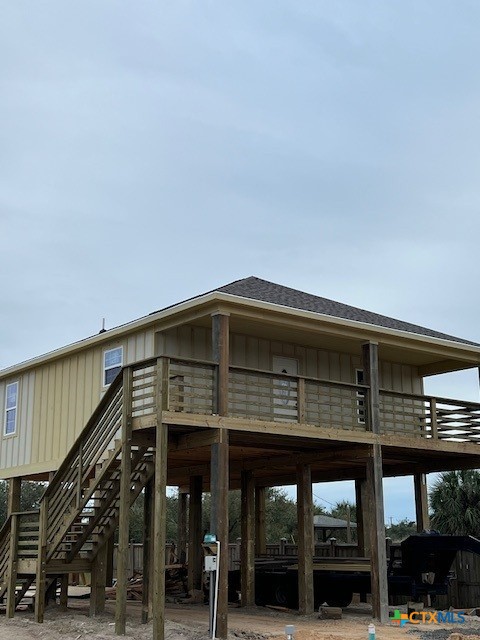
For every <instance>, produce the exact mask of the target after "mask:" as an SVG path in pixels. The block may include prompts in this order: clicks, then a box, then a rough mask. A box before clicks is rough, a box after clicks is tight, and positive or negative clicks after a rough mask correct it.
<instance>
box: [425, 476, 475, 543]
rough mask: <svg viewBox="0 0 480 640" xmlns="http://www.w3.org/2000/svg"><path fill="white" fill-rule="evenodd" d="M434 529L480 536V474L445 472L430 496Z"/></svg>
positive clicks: (441, 531)
mask: <svg viewBox="0 0 480 640" xmlns="http://www.w3.org/2000/svg"><path fill="white" fill-rule="evenodd" d="M430 505H431V507H432V511H433V515H432V519H431V521H432V526H433V528H435V529H437V530H438V531H440V533H446V534H456V535H472V536H476V537H480V473H479V472H478V471H476V470H468V471H448V472H446V473H442V474H441V475H440V477H439V478H438V480H437V481H436V482H435V484H434V485H433V488H432V491H431V494H430Z"/></svg>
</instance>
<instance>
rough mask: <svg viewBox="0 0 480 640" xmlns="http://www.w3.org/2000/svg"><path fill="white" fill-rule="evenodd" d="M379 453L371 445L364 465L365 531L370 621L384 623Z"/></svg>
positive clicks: (384, 564) (385, 596)
mask: <svg viewBox="0 0 480 640" xmlns="http://www.w3.org/2000/svg"><path fill="white" fill-rule="evenodd" d="M382 480H383V476H382V449H381V447H380V445H378V444H375V445H373V447H372V452H371V457H370V458H369V460H368V462H367V490H368V494H369V499H368V510H369V518H368V528H369V537H370V552H371V555H370V557H371V566H372V572H371V581H372V609H373V617H374V618H376V619H377V620H379V621H380V622H382V623H387V622H388V584H387V555H386V542H385V515H384V507H383V486H382Z"/></svg>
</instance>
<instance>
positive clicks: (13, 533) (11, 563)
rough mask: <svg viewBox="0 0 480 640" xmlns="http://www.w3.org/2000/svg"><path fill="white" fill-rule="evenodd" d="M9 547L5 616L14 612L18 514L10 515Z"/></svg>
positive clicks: (12, 614) (8, 616)
mask: <svg viewBox="0 0 480 640" xmlns="http://www.w3.org/2000/svg"><path fill="white" fill-rule="evenodd" d="M10 518H11V519H10V549H9V555H8V568H7V581H8V582H7V584H8V586H7V612H6V615H7V618H13V616H14V614H15V596H16V592H15V587H16V586H17V554H18V551H17V545H18V514H16V513H13V514H12V515H11V516H10Z"/></svg>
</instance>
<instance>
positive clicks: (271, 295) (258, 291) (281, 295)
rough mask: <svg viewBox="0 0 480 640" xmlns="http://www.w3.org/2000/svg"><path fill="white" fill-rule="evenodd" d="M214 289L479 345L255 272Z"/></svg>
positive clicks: (399, 329)
mask: <svg viewBox="0 0 480 640" xmlns="http://www.w3.org/2000/svg"><path fill="white" fill-rule="evenodd" d="M215 291H219V292H221V293H229V294H231V295H234V296H240V297H242V298H249V299H251V300H259V301H262V302H270V303H272V304H278V305H282V306H284V307H290V308H292V309H301V310H304V311H313V312H314V313H319V314H323V315H327V316H332V317H333V318H343V319H345V320H353V321H355V322H363V323H367V324H371V325H375V326H377V327H385V328H387V329H396V330H398V331H406V332H407V333H415V334H419V335H423V336H429V337H431V338H440V339H442V340H450V341H452V342H458V343H461V344H469V345H473V346H476V347H478V346H480V344H478V343H476V342H472V341H470V340H463V339H462V338H456V337H455V336H450V335H448V334H446V333H441V332H439V331H433V330H432V329H427V328H426V327H421V326H419V325H417V324H412V323H410V322H404V321H403V320H395V318H389V317H388V316H382V315H380V314H378V313H373V312H372V311H365V310H364V309H358V308H357V307H351V306H350V305H348V304H343V303H342V302H335V300H329V299H328V298H321V297H319V296H314V295H312V294H311V293H304V292H303V291H298V290H297V289H291V288H290V287H284V286H283V285H280V284H275V283H274V282H268V280H262V279H261V278H256V277H254V276H250V277H249V278H244V279H243V280H236V281H235V282H231V283H230V284H226V285H224V286H222V287H219V288H218V289H213V291H209V292H208V293H213V292H215Z"/></svg>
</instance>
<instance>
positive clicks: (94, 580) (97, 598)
mask: <svg viewBox="0 0 480 640" xmlns="http://www.w3.org/2000/svg"><path fill="white" fill-rule="evenodd" d="M107 554H108V547H107V544H106V543H105V544H103V545H102V546H101V547H100V549H99V550H98V552H97V555H96V556H95V558H94V560H93V562H92V575H91V591H90V615H91V616H97V615H99V614H101V613H104V611H105V587H106V582H107ZM67 577H68V575H67ZM62 584H63V583H62Z"/></svg>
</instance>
